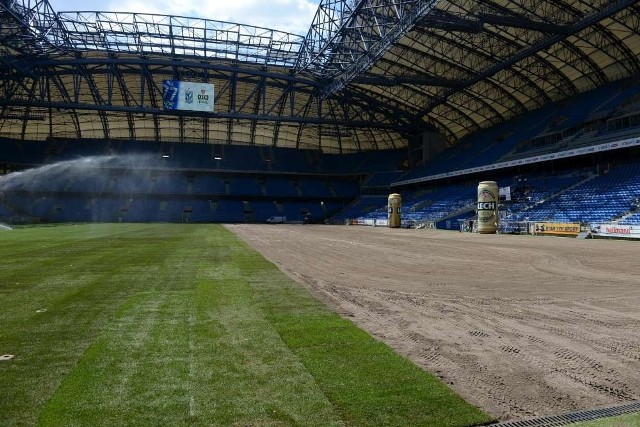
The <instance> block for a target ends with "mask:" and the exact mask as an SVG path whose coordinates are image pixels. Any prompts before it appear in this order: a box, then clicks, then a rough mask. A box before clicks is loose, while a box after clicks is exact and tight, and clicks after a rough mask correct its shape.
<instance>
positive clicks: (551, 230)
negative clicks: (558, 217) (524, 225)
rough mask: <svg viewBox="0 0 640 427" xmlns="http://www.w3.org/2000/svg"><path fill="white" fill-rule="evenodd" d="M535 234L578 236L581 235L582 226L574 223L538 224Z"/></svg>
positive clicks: (535, 226)
mask: <svg viewBox="0 0 640 427" xmlns="http://www.w3.org/2000/svg"><path fill="white" fill-rule="evenodd" d="M533 234H555V235H563V236H577V235H578V234H580V224H578V223H573V222H536V223H535V225H534V228H533Z"/></svg>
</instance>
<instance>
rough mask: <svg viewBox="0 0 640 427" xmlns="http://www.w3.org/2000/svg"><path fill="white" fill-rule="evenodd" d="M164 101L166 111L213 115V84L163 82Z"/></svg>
mask: <svg viewBox="0 0 640 427" xmlns="http://www.w3.org/2000/svg"><path fill="white" fill-rule="evenodd" d="M162 101H163V106H164V109H165V110H189V111H204V112H207V113H213V111H214V103H213V102H214V88H213V84H210V83H194V82H183V81H180V80H163V81H162Z"/></svg>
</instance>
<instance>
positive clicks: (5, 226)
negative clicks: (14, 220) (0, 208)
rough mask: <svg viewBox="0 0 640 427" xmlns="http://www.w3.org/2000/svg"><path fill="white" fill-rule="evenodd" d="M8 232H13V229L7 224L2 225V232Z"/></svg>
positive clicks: (0, 228) (0, 224)
mask: <svg viewBox="0 0 640 427" xmlns="http://www.w3.org/2000/svg"><path fill="white" fill-rule="evenodd" d="M7 230H13V228H11V227H9V226H8V225H6V224H2V223H0V231H7Z"/></svg>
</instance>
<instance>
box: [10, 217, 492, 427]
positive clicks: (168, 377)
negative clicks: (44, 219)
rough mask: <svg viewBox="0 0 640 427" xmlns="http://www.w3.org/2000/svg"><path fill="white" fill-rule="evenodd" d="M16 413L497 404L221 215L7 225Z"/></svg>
mask: <svg viewBox="0 0 640 427" xmlns="http://www.w3.org/2000/svg"><path fill="white" fill-rule="evenodd" d="M0 325H1V327H0V355H2V354H13V355H15V357H14V358H13V359H12V360H8V361H0V425H2V426H32V425H39V426H92V427H94V426H116V425H117V426H121V425H131V426H134V425H135V426H217V425H219V426H226V425H237V426H280V425H282V426H286V425H301V426H314V425H316V426H331V425H347V426H368V425H371V426H382V425H387V426H407V425H412V426H418V425H423V426H471V425H475V424H479V423H486V422H488V421H490V417H488V416H487V415H486V414H483V413H482V412H481V411H479V410H478V409H476V408H475V407H473V406H471V405H469V404H467V403H466V402H464V401H463V400H462V399H461V398H460V397H459V396H457V395H456V394H455V393H453V392H452V391H451V390H449V389H448V388H447V387H446V386H444V385H443V384H442V383H440V382H439V381H438V380H437V379H436V378H434V377H433V376H431V375H430V374H428V373H426V372H424V371H423V370H421V369H419V368H418V367H416V366H415V365H413V364H412V363H410V362H409V361H408V360H406V359H404V358H402V357H400V356H398V355H397V354H395V353H394V352H393V351H391V350H390V349H389V348H388V347H387V346H386V345H384V344H383V343H381V342H379V341H376V340H375V339H373V338H372V337H370V336H369V335H368V334H366V333H365V332H363V331H362V330H360V329H358V328H357V327H355V326H354V325H353V324H352V323H351V322H349V321H348V320H344V319H342V318H340V317H339V316H337V315H336V314H335V313H333V312H331V311H330V310H329V309H327V308H326V307H325V306H324V305H323V304H321V303H320V302H319V301H317V300H316V299H314V298H313V297H311V296H310V295H309V294H308V293H307V291H306V290H305V289H304V288H303V287H301V286H299V285H298V284H296V283H294V282H292V281H291V280H290V279H288V278H287V277H286V276H285V275H283V274H282V273H281V272H280V271H279V270H278V269H277V268H276V267H275V266H274V265H273V264H271V263H269V262H267V261H266V260H265V259H264V258H262V257H261V256H260V255H259V254H258V253H256V252H255V251H253V250H252V249H250V248H249V247H248V246H247V245H245V244H244V243H243V242H241V241H239V240H238V239H237V238H236V237H235V236H234V235H233V234H232V233H230V232H229V231H228V230H227V229H225V228H224V227H222V226H218V225H182V224H95V225H64V226H57V227H33V228H20V229H16V230H13V231H6V232H0Z"/></svg>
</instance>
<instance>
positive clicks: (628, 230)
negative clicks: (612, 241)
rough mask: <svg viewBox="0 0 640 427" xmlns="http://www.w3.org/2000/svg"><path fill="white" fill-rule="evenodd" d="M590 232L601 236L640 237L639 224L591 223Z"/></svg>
mask: <svg viewBox="0 0 640 427" xmlns="http://www.w3.org/2000/svg"><path fill="white" fill-rule="evenodd" d="M590 228H591V234H592V235H594V236H602V237H622V238H625V239H640V226H637V225H636V226H633V225H620V224H611V223H608V224H606V223H605V224H591V227H590Z"/></svg>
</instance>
